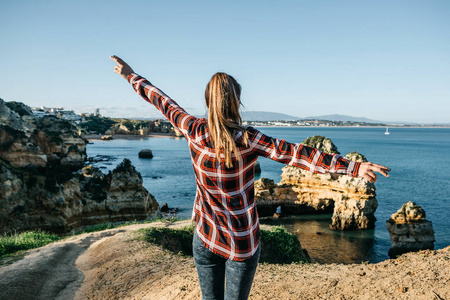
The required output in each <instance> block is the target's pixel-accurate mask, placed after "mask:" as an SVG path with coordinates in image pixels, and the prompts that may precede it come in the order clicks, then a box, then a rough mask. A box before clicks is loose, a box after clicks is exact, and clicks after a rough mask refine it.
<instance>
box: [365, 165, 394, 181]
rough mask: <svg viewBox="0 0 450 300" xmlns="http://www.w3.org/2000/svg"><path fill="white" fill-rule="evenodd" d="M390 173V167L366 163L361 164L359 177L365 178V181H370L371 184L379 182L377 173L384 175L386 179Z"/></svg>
mask: <svg viewBox="0 0 450 300" xmlns="http://www.w3.org/2000/svg"><path fill="white" fill-rule="evenodd" d="M390 171H391V169H389V168H388V167H385V166H382V165H378V164H374V163H371V162H365V163H361V165H360V167H359V171H358V177H362V178H365V179H367V180H369V181H370V182H375V181H377V174H375V172H378V173H380V174H382V175H384V176H385V177H389V174H388V173H387V172H390Z"/></svg>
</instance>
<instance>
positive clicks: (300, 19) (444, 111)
mask: <svg viewBox="0 0 450 300" xmlns="http://www.w3.org/2000/svg"><path fill="white" fill-rule="evenodd" d="M241 2H244V3H241ZM0 41H1V46H0V55H1V56H0V98H3V99H4V100H6V101H21V102H24V103H26V104H27V105H30V106H63V107H64V108H66V109H74V110H75V111H76V112H94V110H95V108H100V113H101V114H102V115H106V116H112V117H118V116H123V117H155V116H159V114H158V113H157V112H156V111H155V109H154V108H153V107H151V106H150V105H148V104H146V103H145V102H143V101H142V99H141V98H140V97H139V96H137V95H136V94H135V93H134V92H133V90H132V89H131V87H130V86H129V85H128V84H127V83H126V82H125V80H123V79H122V78H121V77H119V76H118V75H117V74H115V73H113V66H114V63H113V62H112V61H111V60H110V59H109V56H110V55H113V54H115V55H118V56H120V57H122V58H123V59H124V60H125V61H127V62H129V64H130V65H131V66H132V67H133V68H134V70H135V71H136V72H137V73H139V74H141V75H143V76H145V77H147V78H148V79H149V80H151V81H152V82H153V83H154V84H156V85H157V86H159V87H160V88H162V89H163V90H164V91H165V92H166V93H167V94H168V95H170V96H171V97H172V98H174V99H175V100H176V101H177V102H178V103H179V104H180V105H181V106H183V107H184V108H185V109H186V110H187V111H188V112H190V113H192V114H195V115H204V112H205V105H204V96H203V95H204V89H205V86H206V83H207V82H208V80H209V79H210V78H211V76H212V75H213V74H214V73H215V72H217V71H224V72H227V73H229V74H231V75H233V76H234V77H235V78H236V79H237V80H238V81H239V82H240V83H241V85H242V86H243V95H242V101H243V103H244V105H245V109H246V110H261V111H272V112H280V113H286V114H290V115H295V116H299V117H306V116H317V115H324V114H346V115H351V116H361V117H368V118H372V119H377V120H382V121H394V120H397V121H410V122H446V123H449V122H450V1H446V0H442V1H434V0H433V1H423V0H420V1H395V0H391V1H344V0H343V1H1V2H0Z"/></svg>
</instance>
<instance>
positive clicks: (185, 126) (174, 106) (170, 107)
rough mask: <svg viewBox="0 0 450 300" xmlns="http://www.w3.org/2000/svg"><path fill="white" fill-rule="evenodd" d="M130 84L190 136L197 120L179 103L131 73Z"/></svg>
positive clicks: (142, 78)
mask: <svg viewBox="0 0 450 300" xmlns="http://www.w3.org/2000/svg"><path fill="white" fill-rule="evenodd" d="M128 82H129V83H130V84H131V85H132V86H133V88H134V90H135V91H136V93H138V94H139V95H141V97H142V98H144V100H145V101H147V102H148V103H150V104H153V105H154V106H155V107H156V108H157V109H158V110H159V111H160V112H161V113H162V114H163V115H164V116H165V117H166V118H167V120H169V122H170V123H172V125H173V126H174V127H175V128H177V129H178V130H179V131H181V132H182V133H183V135H185V136H186V135H188V134H189V132H190V130H191V127H192V124H194V122H195V120H196V118H195V117H194V116H191V115H189V114H188V113H187V112H186V111H185V110H184V109H182V108H181V107H180V106H179V105H178V103H176V102H175V101H174V100H172V99H171V98H170V97H169V96H167V95H166V94H164V92H163V91H161V90H160V89H158V88H157V87H156V86H154V85H153V84H151V83H150V81H148V80H147V79H145V78H144V77H142V76H140V75H138V74H135V73H131V74H130V75H129V76H128Z"/></svg>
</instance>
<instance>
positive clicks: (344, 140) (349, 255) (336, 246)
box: [87, 127, 450, 263]
mask: <svg viewBox="0 0 450 300" xmlns="http://www.w3.org/2000/svg"><path fill="white" fill-rule="evenodd" d="M259 129H260V130H261V131H262V132H263V133H265V134H266V135H269V136H273V137H277V138H282V139H286V140H287V141H289V142H299V143H300V142H302V141H303V140H305V139H306V138H307V137H309V136H313V135H323V136H326V137H328V138H330V139H331V140H332V141H333V142H334V144H335V145H336V146H337V147H338V150H339V151H340V152H341V154H346V153H348V152H353V151H357V152H360V153H362V154H364V155H365V156H366V157H367V159H368V160H369V161H372V162H375V163H379V164H383V165H386V166H388V167H390V168H391V169H392V171H391V173H390V178H384V177H383V176H381V175H380V176H379V177H378V181H377V183H376V191H377V199H378V209H377V211H376V213H375V216H376V218H377V221H376V223H375V229H373V230H355V231H333V230H330V229H329V224H331V216H330V215H319V216H317V215H316V216H297V217H289V218H286V219H282V220H278V221H273V220H269V219H267V220H264V219H263V220H262V223H270V224H277V225H278V224H281V225H283V226H285V227H286V228H287V229H288V230H289V231H290V232H292V233H294V234H296V235H297V236H298V238H299V239H300V242H301V244H302V247H303V248H305V249H307V250H308V252H309V254H310V256H311V257H312V259H313V261H316V262H320V263H332V262H338V263H339V262H340V263H353V262H362V261H369V262H379V261H382V260H385V259H387V258H388V255H387V253H388V250H389V247H390V238H389V233H388V231H387V230H386V221H387V220H388V219H389V217H390V215H391V214H393V213H395V212H396V211H397V210H398V209H399V208H400V207H401V205H402V204H403V203H405V202H407V201H414V202H416V203H417V204H418V205H420V206H422V207H423V208H424V210H425V211H426V213H427V219H428V220H430V221H432V223H433V228H434V231H435V237H436V243H435V249H440V248H444V247H446V246H448V245H450V228H449V225H450V221H449V219H450V172H449V170H450V128H391V129H390V132H391V134H390V135H385V134H384V131H385V129H384V128H359V127H343V128H328V127H324V128H321V127H313V128H308V127H295V128H294V127H287V128H285V127H283V128H279V127H277V128H275V127H269V128H259ZM146 148H148V149H151V150H152V151H153V154H154V158H153V159H139V158H138V153H139V151H140V150H141V149H146ZM87 153H88V156H91V157H92V156H95V155H111V156H114V157H115V159H114V160H112V161H110V162H100V163H97V164H96V166H99V167H103V169H105V170H112V169H113V168H114V167H115V165H117V164H118V163H120V162H121V161H122V160H123V159H124V158H128V159H130V160H131V161H132V163H133V165H134V166H135V167H136V169H137V170H138V171H139V172H141V174H142V177H143V179H144V186H145V187H146V188H147V189H148V190H149V191H150V193H152V194H153V195H154V196H155V198H156V199H157V201H158V202H159V203H160V204H162V203H164V202H167V203H168V205H169V206H170V207H177V208H179V209H180V213H179V216H180V217H182V218H189V217H190V215H191V211H192V205H193V200H194V196H195V180H194V173H193V170H192V165H191V161H190V157H189V152H188V146H187V142H186V140H185V139H184V138H174V137H155V138H146V139H145V138H143V139H139V140H112V141H94V144H90V145H88V147H87ZM258 161H259V162H260V163H261V169H262V173H261V177H266V178H271V179H274V180H275V182H278V181H279V180H280V179H281V177H280V175H281V173H282V171H281V168H282V167H283V165H282V164H280V163H277V162H274V161H271V160H269V159H264V158H259V159H258Z"/></svg>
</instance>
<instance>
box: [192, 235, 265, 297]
mask: <svg viewBox="0 0 450 300" xmlns="http://www.w3.org/2000/svg"><path fill="white" fill-rule="evenodd" d="M192 249H193V252H194V260H195V266H196V267H197V273H198V280H199V281H200V288H201V290H202V299H203V300H209V299H224V294H225V299H230V300H231V299H232V300H240V299H247V298H248V295H249V294H250V289H251V287H252V283H253V277H254V276H255V272H256V267H257V266H258V261H259V254H260V251H261V246H259V247H258V250H257V251H256V252H255V254H254V255H253V256H252V257H251V258H249V259H246V260H244V261H234V260H231V259H225V258H223V257H221V256H219V255H216V254H214V253H212V252H211V251H210V250H209V249H208V248H206V247H205V246H204V245H203V243H202V242H201V241H200V238H199V237H198V236H197V232H194V239H193V241H192ZM225 277H226V286H225Z"/></svg>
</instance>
